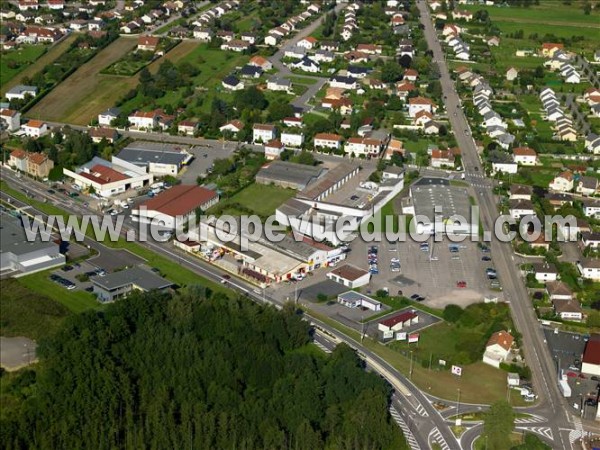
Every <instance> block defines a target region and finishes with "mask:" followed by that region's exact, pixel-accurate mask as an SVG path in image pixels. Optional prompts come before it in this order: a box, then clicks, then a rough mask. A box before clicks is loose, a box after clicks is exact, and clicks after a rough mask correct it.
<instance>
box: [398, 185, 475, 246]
mask: <svg viewBox="0 0 600 450" xmlns="http://www.w3.org/2000/svg"><path fill="white" fill-rule="evenodd" d="M436 207H438V208H439V211H438V212H436V210H435V209H436ZM402 212H403V213H404V214H408V215H412V216H415V218H416V219H417V220H418V221H417V226H416V231H417V232H418V233H419V234H434V233H435V232H438V231H440V232H442V233H445V234H458V235H460V234H464V235H472V236H477V234H478V232H479V219H478V218H475V219H474V218H472V217H471V202H470V200H469V193H468V191H467V190H466V189H465V188H462V187H457V186H452V185H451V184H450V182H449V181H448V180H446V179H442V178H421V179H420V180H418V181H417V182H415V183H414V184H413V185H412V186H411V188H410V197H409V198H408V199H406V202H404V204H403V206H402ZM458 217H460V218H461V220H460V221H458V220H457V218H458Z"/></svg>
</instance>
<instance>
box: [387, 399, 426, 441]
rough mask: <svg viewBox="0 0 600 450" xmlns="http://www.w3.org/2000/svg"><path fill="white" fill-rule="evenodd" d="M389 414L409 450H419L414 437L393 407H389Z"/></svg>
mask: <svg viewBox="0 0 600 450" xmlns="http://www.w3.org/2000/svg"><path fill="white" fill-rule="evenodd" d="M390 414H391V415H392V419H394V422H396V423H397V424H398V426H399V427H400V429H401V430H402V432H403V433H404V437H405V438H406V442H408V445H409V446H410V448H411V450H421V447H420V446H419V443H418V442H417V439H416V438H415V435H414V434H413V433H412V431H410V428H408V425H407V424H406V422H405V421H404V420H403V419H402V416H401V415H400V413H399V412H398V411H397V410H396V408H394V407H393V406H391V407H390Z"/></svg>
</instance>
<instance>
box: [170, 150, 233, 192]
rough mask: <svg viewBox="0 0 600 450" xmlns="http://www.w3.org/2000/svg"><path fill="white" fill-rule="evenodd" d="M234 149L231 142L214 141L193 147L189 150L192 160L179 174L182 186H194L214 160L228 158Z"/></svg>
mask: <svg viewBox="0 0 600 450" xmlns="http://www.w3.org/2000/svg"><path fill="white" fill-rule="evenodd" d="M235 147H236V144H235V143H233V142H225V143H221V142H216V141H214V142H213V141H206V143H203V144H200V145H195V146H194V147H192V149H191V150H190V152H191V153H193V154H194V160H193V161H192V162H191V163H190V165H189V166H188V167H185V168H184V169H183V170H182V171H181V172H180V174H179V175H178V178H179V179H180V180H181V182H182V183H183V184H196V179H197V178H198V176H204V175H206V171H207V170H208V169H209V168H210V167H211V166H212V165H213V162H214V160H215V159H220V158H228V157H230V156H231V155H232V154H233V152H234V151H235Z"/></svg>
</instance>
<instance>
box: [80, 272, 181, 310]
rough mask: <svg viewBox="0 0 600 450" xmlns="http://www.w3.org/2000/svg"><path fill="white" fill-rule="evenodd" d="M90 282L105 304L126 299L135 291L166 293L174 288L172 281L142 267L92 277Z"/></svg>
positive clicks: (99, 298)
mask: <svg viewBox="0 0 600 450" xmlns="http://www.w3.org/2000/svg"><path fill="white" fill-rule="evenodd" d="M90 281H91V282H92V285H93V289H94V294H95V295H96V296H97V297H98V300H99V301H101V302H103V303H106V302H114V301H115V300H119V299H121V298H125V297H127V296H128V295H129V294H130V293H132V292H134V291H141V292H148V291H166V290H167V289H169V288H170V287H171V286H173V283H171V282H170V281H168V280H165V279H164V278H162V277H160V276H158V275H156V274H155V273H153V272H151V271H149V270H145V269H142V268H140V267H132V268H130V269H125V270H121V271H120V272H114V273H111V274H108V275H105V276H103V277H100V276H96V277H92V278H91V279H90Z"/></svg>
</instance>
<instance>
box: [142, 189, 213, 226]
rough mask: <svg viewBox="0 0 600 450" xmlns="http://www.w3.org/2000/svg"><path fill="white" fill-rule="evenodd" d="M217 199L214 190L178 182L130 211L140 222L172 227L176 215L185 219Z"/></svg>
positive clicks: (205, 208) (211, 204) (209, 205)
mask: <svg viewBox="0 0 600 450" xmlns="http://www.w3.org/2000/svg"><path fill="white" fill-rule="evenodd" d="M218 201H219V195H218V194H217V193H216V192H215V191H211V190H210V189H206V188H204V187H202V186H196V185H186V184H178V185H177V186H173V187H172V188H170V189H167V190H166V191H164V192H162V193H161V194H159V195H157V196H156V197H154V198H152V199H150V200H148V201H147V202H144V203H142V204H140V205H138V206H137V207H136V208H135V209H133V210H132V211H131V217H132V219H133V220H134V221H136V222H142V223H150V222H152V221H153V220H156V221H161V223H160V226H161V227H163V228H169V229H174V228H175V225H176V224H175V221H176V218H177V217H178V216H180V217H183V218H184V220H185V218H187V217H188V216H190V215H192V214H196V211H197V210H202V211H206V210H207V209H208V208H210V207H211V206H213V205H215V204H217V202H218ZM155 223H156V222H155Z"/></svg>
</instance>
